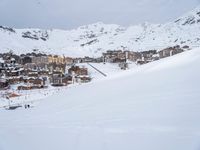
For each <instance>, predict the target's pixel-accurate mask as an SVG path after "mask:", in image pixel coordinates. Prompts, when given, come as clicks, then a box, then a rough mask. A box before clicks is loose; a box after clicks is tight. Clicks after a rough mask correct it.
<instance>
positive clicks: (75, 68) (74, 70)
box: [68, 66, 88, 75]
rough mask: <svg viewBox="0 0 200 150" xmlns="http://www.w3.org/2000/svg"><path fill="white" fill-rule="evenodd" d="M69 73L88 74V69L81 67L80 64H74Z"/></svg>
mask: <svg viewBox="0 0 200 150" xmlns="http://www.w3.org/2000/svg"><path fill="white" fill-rule="evenodd" d="M68 73H69V74H70V75H73V74H75V75H88V69H87V68H80V67H79V66H72V67H71V68H69V69H68Z"/></svg>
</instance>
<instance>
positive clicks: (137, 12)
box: [0, 0, 200, 29]
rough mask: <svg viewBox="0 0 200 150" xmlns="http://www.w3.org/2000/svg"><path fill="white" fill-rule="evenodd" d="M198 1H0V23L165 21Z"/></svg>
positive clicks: (43, 25) (62, 24) (68, 26)
mask: <svg viewBox="0 0 200 150" xmlns="http://www.w3.org/2000/svg"><path fill="white" fill-rule="evenodd" d="M198 4H200V1H199V0H153V1H152V0H123V1H119V0H117V1H116V0H95V1H94V0H73V1H69V0H68V1H66V0H56V1H49V0H28V1H27V0H14V1H13V0H1V1H0V18H1V22H0V24H1V25H4V26H10V27H15V28H27V27H31V28H43V29H47V28H59V29H60V28H62V29H73V28H76V27H78V26H81V25H84V24H91V23H94V22H99V21H101V22H104V23H106V24H113V23H114V24H119V25H122V26H129V25H134V24H139V23H143V22H147V21H148V22H151V23H166V22H169V21H172V20H173V19H175V18H177V17H178V16H180V15H181V14H183V13H184V12H186V11H189V10H191V9H192V8H194V7H195V6H196V5H198Z"/></svg>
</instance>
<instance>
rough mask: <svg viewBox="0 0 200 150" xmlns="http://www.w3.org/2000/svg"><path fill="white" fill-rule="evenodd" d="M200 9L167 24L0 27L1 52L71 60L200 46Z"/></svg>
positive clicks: (199, 7)
mask: <svg viewBox="0 0 200 150" xmlns="http://www.w3.org/2000/svg"><path fill="white" fill-rule="evenodd" d="M199 34H200V6H198V7H197V8H195V9H194V10H192V11H191V12H189V13H186V14H185V15H183V16H182V17H180V18H178V19H176V21H174V22H170V23H166V24H150V23H144V24H140V25H136V26H130V27H121V26H119V25H114V24H104V23H100V22H99V23H95V24H91V25H86V26H81V27H79V28H77V29H74V30H69V31H64V30H56V29H52V30H40V29H12V28H6V27H0V49H1V52H7V51H9V50H13V51H14V52H16V53H25V52H32V51H33V50H34V49H38V50H39V51H41V52H46V53H55V54H65V55H68V56H85V55H89V56H98V55H101V53H102V52H104V51H106V50H110V49H111V50H116V49H128V50H133V51H140V50H150V49H157V50H159V49H162V48H166V47H168V46H174V45H177V44H180V45H182V46H184V45H189V46H191V47H198V46H199V45H200V38H199Z"/></svg>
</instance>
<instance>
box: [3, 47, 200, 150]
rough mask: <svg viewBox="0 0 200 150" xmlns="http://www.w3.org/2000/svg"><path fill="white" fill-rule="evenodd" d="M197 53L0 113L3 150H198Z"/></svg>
mask: <svg viewBox="0 0 200 150" xmlns="http://www.w3.org/2000/svg"><path fill="white" fill-rule="evenodd" d="M199 65H200V50H199V49H198V48H197V49H193V50H191V51H187V52H184V53H181V54H178V55H175V56H173V57H169V58H165V59H161V60H159V61H155V62H152V63H149V64H146V65H143V66H141V67H135V68H133V69H130V70H127V71H124V72H120V73H116V74H112V75H111V76H108V77H107V78H101V80H96V81H94V82H91V83H88V84H83V85H80V86H74V87H70V88H68V89H66V90H63V91H61V92H60V93H59V94H56V93H55V94H53V95H52V96H50V97H48V98H45V99H44V100H43V101H42V102H41V103H40V104H39V105H38V106H37V107H34V108H32V109H26V110H25V109H17V110H15V111H7V110H0V118H1V122H0V149H2V150H4V149H6V150H18V149H20V150H26V149H29V150H35V149H37V150H42V149H48V150H55V149H60V150H64V149H70V150H80V149H81V150H82V149H84V150H85V149H87V150H94V149H95V150H98V149H99V150H102V149H107V150H110V149H114V150H122V149H123V150H124V149H125V150H133V149H139V150H147V149H148V150H160V149H162V150H169V149H170V150H177V149H178V150H179V149H181V150H188V149H189V150H198V149H199V148H200V121H199V115H200V101H199V99H200V87H199V76H200V70H199Z"/></svg>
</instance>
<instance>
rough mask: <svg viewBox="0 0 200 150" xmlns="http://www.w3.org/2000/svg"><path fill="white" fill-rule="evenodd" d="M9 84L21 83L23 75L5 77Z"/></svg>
mask: <svg viewBox="0 0 200 150" xmlns="http://www.w3.org/2000/svg"><path fill="white" fill-rule="evenodd" d="M7 80H8V82H9V84H17V83H21V82H24V78H23V77H9V78H7Z"/></svg>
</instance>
